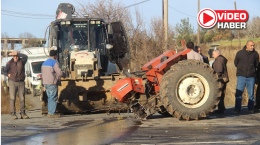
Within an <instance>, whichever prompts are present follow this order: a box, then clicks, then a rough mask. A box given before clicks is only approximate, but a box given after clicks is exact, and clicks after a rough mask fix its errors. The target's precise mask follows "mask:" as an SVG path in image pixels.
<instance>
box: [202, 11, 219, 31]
mask: <svg viewBox="0 0 260 145" xmlns="http://www.w3.org/2000/svg"><path fill="white" fill-rule="evenodd" d="M197 21H198V23H199V25H200V26H201V27H203V28H207V29H209V28H212V27H214V26H215V24H216V23H217V14H216V12H215V11H214V10H212V9H209V8H205V9H202V10H200V12H199V13H198V16H197Z"/></svg>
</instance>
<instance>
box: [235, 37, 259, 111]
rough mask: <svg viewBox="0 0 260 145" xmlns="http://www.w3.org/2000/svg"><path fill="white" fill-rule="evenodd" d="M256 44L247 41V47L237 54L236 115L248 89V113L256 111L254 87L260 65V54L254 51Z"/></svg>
mask: <svg viewBox="0 0 260 145" xmlns="http://www.w3.org/2000/svg"><path fill="white" fill-rule="evenodd" d="M254 46H255V44H254V42H253V41H252V40H249V41H247V43H246V46H244V48H243V49H242V50H240V51H238V52H237V54H236V57H235V60H234V64H235V66H236V67H237V72H236V76H237V86H236V94H235V96H236V102H235V110H234V112H235V113H240V111H241V102H242V94H243V92H244V89H245V87H246V89H247V92H248V105H247V108H248V111H249V113H253V111H254V86H255V77H256V68H257V65H258V63H259V54H258V53H257V52H256V51H255V50H254Z"/></svg>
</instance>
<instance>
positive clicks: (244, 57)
mask: <svg viewBox="0 0 260 145" xmlns="http://www.w3.org/2000/svg"><path fill="white" fill-rule="evenodd" d="M186 47H187V48H188V49H191V51H190V52H189V53H188V54H187V59H195V60H199V61H203V62H204V63H207V64H209V60H208V57H207V56H204V55H203V54H202V53H201V48H200V47H199V46H195V47H194V44H193V42H188V43H187V44H186ZM254 47H255V44H254V42H253V41H252V40H249V41H247V43H246V45H245V46H244V47H243V49H242V50H240V51H238V52H237V53H236V56H235V60H234V65H235V67H236V68H237V70H236V76H237V85H236V93H235V109H234V112H235V113H240V111H241V106H242V95H243V92H244V89H245V88H246V89H247V93H248V105H247V109H248V112H249V113H253V112H259V109H260V64H259V54H258V53H257V51H255V49H254ZM212 57H213V58H214V62H213V63H212V68H213V70H214V71H215V72H216V74H217V75H218V79H219V80H220V82H221V97H220V101H219V104H218V110H216V111H215V112H216V113H224V111H225V110H226V108H225V104H224V98H225V91H226V86H227V83H228V82H229V77H228V71H227V59H226V58H225V57H224V56H223V55H221V52H220V50H218V49H214V50H213V52H212ZM255 84H257V91H256V99H255V97H254V88H255ZM255 100H256V101H255ZM255 102H256V105H255Z"/></svg>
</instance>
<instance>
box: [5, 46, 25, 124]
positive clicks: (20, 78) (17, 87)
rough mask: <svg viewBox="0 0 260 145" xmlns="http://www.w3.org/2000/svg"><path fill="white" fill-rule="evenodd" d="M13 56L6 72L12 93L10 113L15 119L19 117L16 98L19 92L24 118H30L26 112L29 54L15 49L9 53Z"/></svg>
mask: <svg viewBox="0 0 260 145" xmlns="http://www.w3.org/2000/svg"><path fill="white" fill-rule="evenodd" d="M9 55H10V56H12V57H13V58H12V59H11V60H10V61H8V62H7V64H6V67H5V74H6V75H7V76H8V81H9V93H10V113H11V116H12V118H13V119H18V117H17V115H16V108H15V100H16V93H17V92H18V96H19V101H20V114H21V118H22V119H27V118H29V117H28V116H27V115H26V113H25V94H24V93H25V92H24V90H25V83H24V80H25V68H24V66H25V63H26V62H27V59H28V56H27V55H25V54H21V53H18V52H17V51H13V52H11V53H10V54H9Z"/></svg>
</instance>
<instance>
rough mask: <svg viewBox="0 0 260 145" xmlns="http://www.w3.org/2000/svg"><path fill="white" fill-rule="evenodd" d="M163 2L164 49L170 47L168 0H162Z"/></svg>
mask: <svg viewBox="0 0 260 145" xmlns="http://www.w3.org/2000/svg"><path fill="white" fill-rule="evenodd" d="M162 2H163V31H164V44H165V45H164V50H167V47H168V43H167V40H168V0H162Z"/></svg>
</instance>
